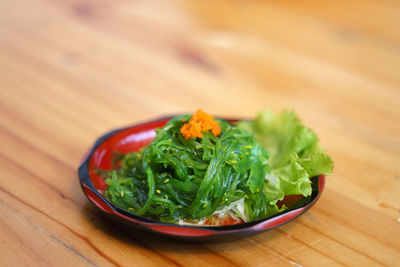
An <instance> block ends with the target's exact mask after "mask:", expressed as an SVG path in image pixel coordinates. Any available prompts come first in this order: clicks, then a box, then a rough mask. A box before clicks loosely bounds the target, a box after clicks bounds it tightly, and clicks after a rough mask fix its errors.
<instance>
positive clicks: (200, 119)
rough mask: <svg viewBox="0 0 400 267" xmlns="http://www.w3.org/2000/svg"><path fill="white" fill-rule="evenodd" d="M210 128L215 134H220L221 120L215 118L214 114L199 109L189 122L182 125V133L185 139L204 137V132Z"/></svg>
mask: <svg viewBox="0 0 400 267" xmlns="http://www.w3.org/2000/svg"><path fill="white" fill-rule="evenodd" d="M209 130H211V133H212V134H213V135H215V136H218V135H219V134H220V133H221V126H220V125H219V122H217V121H215V120H214V117H213V116H211V115H210V114H207V113H205V112H204V111H202V110H201V109H198V110H197V111H196V113H195V114H193V115H192V117H191V118H190V120H189V122H187V123H185V124H184V125H182V127H181V134H182V135H183V136H184V137H185V139H189V138H190V137H199V138H202V137H203V132H205V131H209Z"/></svg>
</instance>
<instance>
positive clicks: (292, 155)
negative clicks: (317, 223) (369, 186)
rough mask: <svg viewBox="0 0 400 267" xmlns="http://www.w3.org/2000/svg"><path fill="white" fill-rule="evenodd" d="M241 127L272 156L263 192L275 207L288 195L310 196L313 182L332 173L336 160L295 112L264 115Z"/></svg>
mask: <svg viewBox="0 0 400 267" xmlns="http://www.w3.org/2000/svg"><path fill="white" fill-rule="evenodd" d="M239 127H241V128H242V129H244V130H246V131H248V132H251V133H253V134H254V136H255V139H256V140H257V141H258V142H259V143H260V144H261V145H262V146H263V147H264V148H265V150H266V151H267V152H268V153H269V155H270V157H269V164H270V172H269V173H267V175H266V176H265V182H264V187H263V191H264V194H265V196H266V198H267V201H268V202H269V204H271V205H273V204H275V203H276V202H277V201H278V200H282V199H283V198H284V196H286V195H303V196H310V195H311V192H312V188H311V181H310V178H311V177H314V176H317V175H321V174H324V175H329V174H331V173H332V169H333V161H332V159H331V158H330V157H329V156H328V155H327V154H326V153H325V151H324V150H323V149H322V148H321V147H319V146H318V137H317V135H316V134H315V133H314V132H313V131H312V130H311V129H310V128H308V127H306V126H304V125H303V123H302V122H301V121H300V119H299V118H298V116H297V115H296V113H295V112H294V111H290V110H284V111H282V112H280V113H278V114H275V113H273V112H272V111H269V110H267V111H262V112H260V113H259V114H258V115H257V116H256V118H255V120H253V121H242V122H240V123H239Z"/></svg>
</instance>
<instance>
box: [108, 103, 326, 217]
mask: <svg viewBox="0 0 400 267" xmlns="http://www.w3.org/2000/svg"><path fill="white" fill-rule="evenodd" d="M156 133H157V135H156V137H155V138H154V140H153V141H152V142H151V144H150V145H149V146H147V147H145V148H143V150H142V151H140V152H132V153H129V154H126V155H124V156H123V157H122V159H121V162H120V168H118V169H116V170H113V171H109V172H108V178H107V180H106V183H107V185H108V187H107V190H106V192H105V196H106V197H107V198H108V199H109V200H110V201H111V202H113V203H114V204H116V205H117V206H119V207H120V208H122V209H125V210H127V211H129V212H132V213H134V214H137V215H141V216H144V217H147V218H150V219H155V220H160V221H164V222H172V223H185V224H187V223H195V224H196V223H197V224H198V223H201V224H205V225H210V224H211V225H225V224H227V223H231V224H236V223H242V222H249V221H254V220H257V219H261V218H265V217H268V216H271V215H274V214H276V213H278V212H280V211H282V210H284V209H286V208H287V207H286V206H284V205H282V203H281V201H282V200H283V198H284V197H285V196H288V195H302V196H305V197H306V196H309V195H310V194H311V191H312V189H311V182H310V178H311V177H313V176H316V175H319V174H329V173H330V172H331V170H332V167H333V163H332V160H331V159H330V157H329V156H328V155H327V154H325V153H324V152H323V150H322V149H321V148H320V147H318V145H317V142H318V139H317V137H316V135H315V134H314V132H312V130H310V129H309V128H307V127H304V126H303V125H302V123H301V122H300V120H299V119H298V118H297V116H296V115H295V113H294V112H290V111H284V112H282V113H280V114H278V115H274V114H273V113H271V112H262V113H260V114H259V115H258V116H257V117H256V119H255V120H254V121H242V122H239V123H238V124H237V125H236V124H230V123H229V122H227V121H224V120H214V118H213V117H212V116H211V115H209V114H207V113H205V112H203V111H202V110H198V111H197V112H196V113H195V114H194V115H193V116H191V117H190V116H178V117H175V118H173V119H171V120H170V121H169V122H168V123H167V124H166V125H165V126H164V127H163V128H161V129H158V130H156Z"/></svg>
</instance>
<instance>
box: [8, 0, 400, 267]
mask: <svg viewBox="0 0 400 267" xmlns="http://www.w3.org/2000/svg"><path fill="white" fill-rule="evenodd" d="M399 12H400V4H399V3H398V2H397V1H389V0H385V1H377V0H372V1H368V2H366V1H361V0H352V1H335V2H329V3H327V2H323V1H315V0H304V1H256V0H251V1H238V0H235V1H228V0H220V1H178V0H177V1H172V0H167V1H160V0H146V1H144V0H139V1H127V0H120V1H110V0H100V1H99V0H97V1H94V0H73V1H69V0H68V1H67V0H62V1H49V0H37V1H28V0H3V1H0V178H1V179H0V225H1V227H0V231H1V234H0V265H1V266H59V265H61V266H64V265H65V266H71V265H75V266H112V265H115V266H132V265H142V266H209V265H214V266H249V265H251V266H267V265H268V266H269V265H272V266H321V265H323V264H324V265H327V266H336V265H345V266H398V264H399V263H400V194H399V192H400V164H399V163H400V138H399V136H400V103H399V99H400V32H399V31H398V27H397V26H396V25H399V23H400V17H399V16H398V14H399ZM199 107H201V108H203V109H204V110H206V111H208V112H210V113H212V114H215V115H217V116H240V117H244V118H249V117H251V116H253V115H254V114H255V113H256V112H257V111H259V110H261V109H263V108H271V109H273V110H280V109H284V108H291V109H295V110H296V111H297V112H298V114H299V115H300V117H301V118H302V119H303V120H304V122H305V123H306V124H307V125H309V126H311V127H312V128H313V129H314V130H315V131H316V132H317V133H318V135H319V137H320V141H321V144H322V146H324V147H325V148H326V149H327V151H328V153H329V154H331V155H332V157H333V158H334V161H335V170H334V175H332V176H330V177H328V180H327V189H326V191H325V192H324V193H323V195H322V197H321V199H320V200H319V201H318V203H317V204H316V205H315V206H314V207H313V208H312V209H311V210H310V211H308V212H307V213H306V214H305V215H304V216H302V217H301V218H299V219H298V220H296V221H294V222H291V223H289V224H287V225H285V226H283V227H280V228H278V229H275V230H272V231H269V232H265V233H262V234H259V235H256V236H253V237H249V238H244V239H241V240H238V241H235V242H228V243H205V244H190V243H189V244H187V243H180V242H175V241H170V240H165V239H162V238H159V237H155V236H148V235H147V234H145V233H142V232H136V231H126V230H125V229H121V228H120V227H119V226H118V225H114V224H113V223H111V222H108V221H105V220H104V219H103V218H102V217H99V216H98V214H97V213H96V210H95V209H94V208H93V207H92V206H91V205H90V203H89V202H88V200H87V199H86V198H85V197H84V195H83V193H82V192H81V189H80V186H79V183H78V178H77V174H76V171H77V167H78V165H79V162H80V160H81V158H82V156H83V155H84V153H85V152H86V150H87V149H88V148H89V147H90V145H92V143H93V142H94V140H95V139H96V138H97V137H98V136H99V135H101V134H102V133H104V132H106V131H108V130H110V129H112V128H116V127H121V126H124V125H130V124H134V123H138V122H141V121H145V120H148V119H153V118H155V117H158V116H164V115H169V114H177V113H184V112H192V111H194V110H195V109H197V108H199Z"/></svg>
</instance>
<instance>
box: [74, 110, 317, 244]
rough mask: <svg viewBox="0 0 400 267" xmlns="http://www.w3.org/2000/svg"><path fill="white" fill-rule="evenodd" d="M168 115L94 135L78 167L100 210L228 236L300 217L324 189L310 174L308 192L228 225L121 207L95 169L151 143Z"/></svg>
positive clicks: (171, 229)
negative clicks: (279, 208) (164, 218)
mask: <svg viewBox="0 0 400 267" xmlns="http://www.w3.org/2000/svg"><path fill="white" fill-rule="evenodd" d="M171 118H172V116H171V117H163V118H160V119H156V120H153V121H149V122H145V123H142V124H137V125H133V126H129V127H126V128H121V129H117V130H113V131H111V132H108V133H106V134H105V135H103V136H101V137H100V138H99V139H97V141H96V142H95V144H94V145H93V147H92V148H91V149H90V150H89V152H88V153H87V154H86V155H85V157H84V159H83V161H82V163H81V166H80V167H79V170H78V174H79V179H80V184H81V187H82V190H83V192H84V194H85V195H86V196H87V197H88V199H89V200H90V201H91V202H92V203H93V204H94V205H95V206H96V207H97V208H98V209H99V210H100V211H101V212H102V214H104V215H106V216H107V217H110V218H112V219H116V220H117V221H119V222H121V223H124V224H126V225H128V226H132V227H134V228H136V229H141V230H146V231H149V232H153V233H157V234H161V235H164V236H168V237H173V238H178V239H183V240H191V241H211V240H228V239H234V238H239V237H243V236H247V235H252V234H256V233H260V232H263V231H266V230H270V229H273V228H275V227H278V226H280V225H283V224H285V223H287V222H289V221H291V220H293V219H295V218H297V217H299V216H300V215H301V214H303V213H304V212H306V211H307V210H308V209H309V208H310V207H311V206H312V205H314V204H315V202H316V201H317V200H318V198H319V196H320V195H321V193H322V190H323V189H324V184H325V176H323V175H320V176H317V177H313V178H311V179H312V188H313V190H312V194H311V196H310V197H307V198H302V199H301V200H300V201H297V202H296V203H294V204H291V206H290V207H289V209H287V210H285V211H284V212H281V213H278V214H276V215H274V216H271V217H267V218H264V219H261V220H257V221H253V222H249V223H243V224H235V225H227V226H187V225H178V224H170V223H163V222H159V221H154V220H150V219H147V218H144V217H141V216H137V215H135V214H132V213H129V212H127V211H125V210H123V209H120V208H119V207H117V206H116V205H114V204H113V203H111V202H110V201H108V200H107V199H106V198H105V197H104V196H103V193H104V190H105V189H106V188H107V185H106V183H105V181H104V178H102V177H101V176H99V175H98V174H97V173H96V168H100V169H108V170H111V166H112V162H111V155H112V153H114V152H120V153H128V152H131V151H137V150H139V149H140V148H141V147H143V146H146V145H148V144H150V142H151V140H152V139H153V138H154V137H155V131H154V130H155V129H156V128H159V127H162V126H164V125H165V124H166V123H167V122H168V121H169V120H170V119H171ZM228 121H230V122H235V121H238V119H228Z"/></svg>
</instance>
